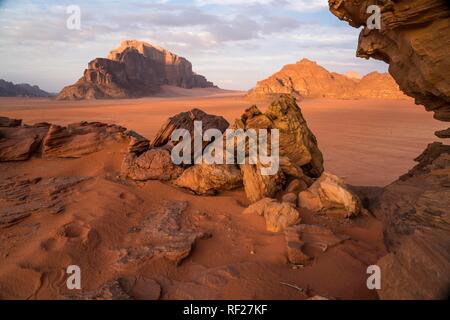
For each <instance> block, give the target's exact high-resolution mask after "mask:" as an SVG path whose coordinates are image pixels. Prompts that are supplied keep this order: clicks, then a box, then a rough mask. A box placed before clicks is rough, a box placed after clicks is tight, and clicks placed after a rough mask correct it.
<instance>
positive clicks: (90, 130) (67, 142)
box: [43, 122, 126, 158]
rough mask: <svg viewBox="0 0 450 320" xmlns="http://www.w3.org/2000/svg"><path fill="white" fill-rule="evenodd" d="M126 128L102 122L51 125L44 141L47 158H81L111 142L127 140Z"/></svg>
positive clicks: (44, 153) (44, 151) (44, 154)
mask: <svg viewBox="0 0 450 320" xmlns="http://www.w3.org/2000/svg"><path fill="white" fill-rule="evenodd" d="M125 131H126V129H125V128H123V127H120V126H116V125H107V124H104V123H100V122H81V123H74V124H70V125H68V126H67V127H61V126H58V125H51V126H50V128H49V130H48V133H47V135H46V136H45V138H44V141H43V156H44V157H46V158H79V157H81V156H83V155H86V154H90V153H93V152H96V151H99V150H100V149H101V148H102V147H103V146H104V145H105V144H107V143H109V142H121V141H125V134H124V133H125Z"/></svg>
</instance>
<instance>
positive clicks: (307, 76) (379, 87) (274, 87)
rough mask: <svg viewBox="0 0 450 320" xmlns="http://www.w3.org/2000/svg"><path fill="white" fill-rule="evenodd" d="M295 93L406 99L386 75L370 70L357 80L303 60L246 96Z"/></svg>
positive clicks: (358, 97) (356, 97)
mask: <svg viewBox="0 0 450 320" xmlns="http://www.w3.org/2000/svg"><path fill="white" fill-rule="evenodd" d="M282 93H285V94H294V95H296V96H299V97H304V98H333V99H362V98H374V99H382V98H385V99H405V98H406V96H405V95H404V94H403V93H402V92H401V91H400V89H399V88H398V85H397V84H396V83H395V81H394V80H393V79H392V77H391V76H389V74H386V73H379V72H371V73H369V74H368V75H366V76H364V77H362V78H361V79H358V78H356V77H354V76H351V77H348V76H346V75H343V74H339V73H336V72H329V71H328V70H326V69H325V68H323V67H321V66H320V65H318V64H317V63H316V62H314V61H310V60H308V59H303V60H300V61H298V62H297V63H296V64H290V65H286V66H284V67H283V68H282V69H281V70H280V71H279V72H277V73H275V74H273V75H272V76H270V77H269V78H268V79H266V80H263V81H260V82H258V83H257V85H256V87H255V88H254V89H253V90H251V91H250V93H249V97H254V98H258V97H264V96H271V95H277V94H282Z"/></svg>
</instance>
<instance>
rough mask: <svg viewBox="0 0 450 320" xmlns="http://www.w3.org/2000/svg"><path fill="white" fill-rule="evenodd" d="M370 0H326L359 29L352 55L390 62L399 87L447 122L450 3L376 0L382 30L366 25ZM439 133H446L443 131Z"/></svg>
mask: <svg viewBox="0 0 450 320" xmlns="http://www.w3.org/2000/svg"><path fill="white" fill-rule="evenodd" d="M372 2H373V1H368V0H365V1H358V2H356V1H341V0H329V5H330V10H331V12H332V13H333V14H334V15H336V16H337V17H338V18H339V19H341V20H344V21H347V22H348V23H349V24H350V25H351V26H353V27H355V28H359V27H361V26H363V27H364V29H363V30H362V31H361V34H360V36H359V42H358V49H357V52H356V55H357V56H358V57H363V58H366V59H368V58H374V59H378V60H382V61H385V62H386V63H388V64H389V73H390V74H391V75H392V77H394V79H395V81H397V83H398V85H399V86H400V89H402V91H403V92H405V93H406V94H407V95H409V96H411V97H414V98H415V99H416V103H417V104H423V105H424V106H425V108H426V110H427V111H433V112H434V117H435V118H436V119H438V120H441V121H450V80H449V78H448V74H449V72H450V60H449V59H448V56H449V55H450V40H449V36H448V35H449V34H450V6H449V5H448V3H446V1H445V0H416V1H414V5H411V1H408V0H397V1H392V0H380V1H377V4H378V5H379V6H380V7H381V14H382V25H381V30H376V29H375V30H369V29H368V28H367V27H366V21H367V18H368V17H369V14H367V13H366V9H367V7H368V6H369V5H370V4H372ZM441 135H443V136H445V137H450V134H449V133H448V132H447V133H445V132H442V133H441Z"/></svg>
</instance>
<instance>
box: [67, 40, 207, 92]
mask: <svg viewBox="0 0 450 320" xmlns="http://www.w3.org/2000/svg"><path fill="white" fill-rule="evenodd" d="M162 85H172V86H177V87H182V88H186V89H191V88H208V87H214V84H213V83H212V82H209V81H208V80H206V78H205V77H204V76H201V75H198V74H196V73H195V72H193V71H192V64H191V63H190V62H189V61H188V60H186V59H185V58H182V57H179V56H177V55H175V54H173V53H171V52H169V51H167V50H165V49H163V48H160V47H157V46H153V45H151V44H149V43H145V42H141V41H137V40H127V41H123V42H122V43H121V46H120V47H119V48H118V49H115V50H113V51H111V52H110V54H109V56H108V58H107V59H105V58H97V59H94V60H92V61H91V62H89V64H88V68H87V69H86V70H85V71H84V75H83V77H82V78H81V79H79V80H78V81H77V82H76V83H75V84H74V85H71V86H68V87H65V88H64V89H63V90H62V91H61V92H60V94H59V95H58V98H59V99H62V100H74V99H102V98H106V99H108V98H109V99H113V98H135V97H144V96H149V95H152V94H155V93H156V92H158V91H159V89H160V86H162Z"/></svg>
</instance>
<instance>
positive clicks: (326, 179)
mask: <svg viewBox="0 0 450 320" xmlns="http://www.w3.org/2000/svg"><path fill="white" fill-rule="evenodd" d="M298 202H299V207H301V208H305V209H308V210H311V211H314V212H322V213H326V214H327V215H331V216H337V217H342V218H350V217H355V216H357V215H358V214H359V213H360V212H361V208H362V207H361V201H360V200H359V198H358V196H357V195H356V194H354V193H353V192H352V191H350V190H349V188H348V187H347V186H346V185H345V183H344V182H343V181H342V180H341V179H340V178H338V177H337V176H335V175H332V174H330V173H328V172H324V173H323V174H322V176H321V177H320V178H319V179H317V180H316V181H315V182H314V183H313V184H312V186H311V187H309V188H308V189H307V190H305V191H302V192H300V193H299V199H298Z"/></svg>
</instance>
